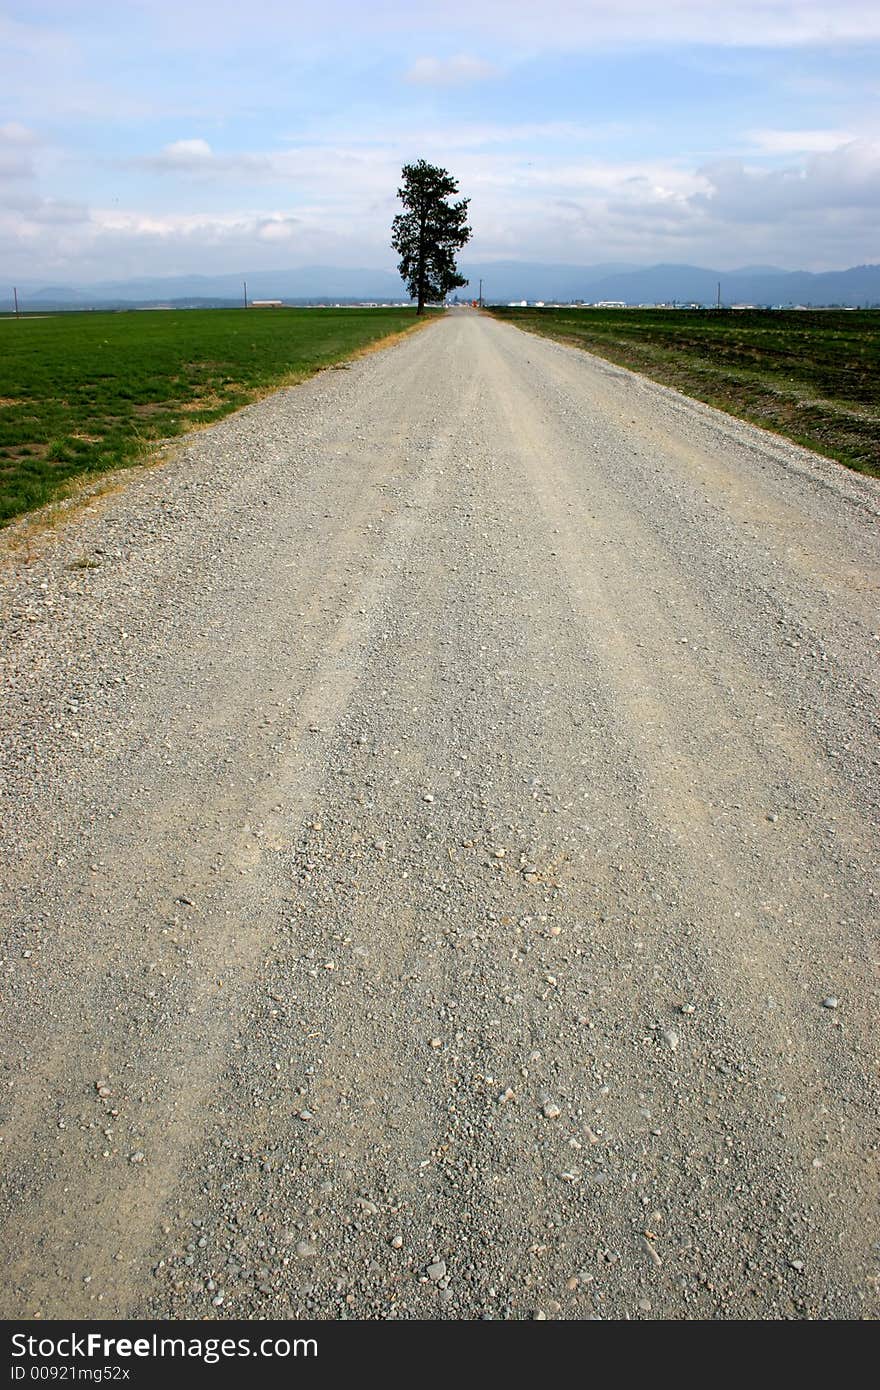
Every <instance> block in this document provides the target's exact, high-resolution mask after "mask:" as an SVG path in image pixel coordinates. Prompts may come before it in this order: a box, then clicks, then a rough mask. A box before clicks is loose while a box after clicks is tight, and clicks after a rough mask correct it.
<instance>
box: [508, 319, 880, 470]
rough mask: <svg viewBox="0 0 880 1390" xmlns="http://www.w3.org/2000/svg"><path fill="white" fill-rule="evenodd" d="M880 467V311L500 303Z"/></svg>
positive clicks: (557, 332)
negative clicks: (565, 306) (512, 305)
mask: <svg viewBox="0 0 880 1390" xmlns="http://www.w3.org/2000/svg"><path fill="white" fill-rule="evenodd" d="M493 313H495V314H496V315H497V316H498V317H499V318H503V319H506V320H508V321H509V322H511V323H515V324H518V325H519V327H521V328H525V329H528V330H529V331H530V332H533V333H542V334H545V335H546V336H547V337H550V338H557V339H559V340H560V341H562V342H565V343H573V344H574V345H575V346H577V347H581V348H586V349H588V351H590V352H594V353H597V354H598V355H599V356H600V357H606V358H608V360H609V361H611V362H616V363H618V364H619V365H620V366H623V367H630V368H632V369H633V370H634V371H637V372H643V373H644V374H645V376H649V377H652V378H653V379H654V380H655V381H661V382H663V383H664V384H665V385H666V386H674V387H676V389H677V390H679V391H683V392H684V393H685V394H686V395H688V396H694V397H696V399H697V400H700V401H705V402H706V403H707V404H708V405H713V406H717V407H718V408H719V409H720V410H726V411H728V412H729V413H730V414H731V415H738V416H740V417H742V418H743V419H745V420H751V421H752V422H753V424H756V425H763V426H764V428H765V429H770V430H775V431H776V433H777V434H782V435H785V437H786V438H787V439H793V440H795V441H796V442H797V443H798V444H805V445H806V446H807V448H809V449H815V450H816V452H817V453H820V454H825V455H826V456H827V457H829V458H834V459H838V460H839V461H840V463H844V464H846V465H847V466H848V467H849V468H854V469H856V470H858V471H859V472H862V473H871V474H874V475H875V476H878V475H880V313H858V312H846V311H840V312H836V311H834V310H823V311H821V312H814V313H809V312H802V311H797V312H784V311H769V310H751V311H750V310H721V311H720V312H719V311H717V310H674V309H673V310H669V309H495V310H493Z"/></svg>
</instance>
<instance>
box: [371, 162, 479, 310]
mask: <svg viewBox="0 0 880 1390" xmlns="http://www.w3.org/2000/svg"><path fill="white" fill-rule="evenodd" d="M401 172H402V177H403V183H402V184H401V186H400V188H398V190H397V196H398V198H399V199H400V201H401V202H402V203H403V207H404V211H403V212H400V213H398V214H397V216H396V217H395V219H394V222H393V223H392V227H391V245H392V246H393V248H394V250H395V251H396V252H397V253H398V255H399V256H400V263H399V267H398V268H399V270H400V277H401V279H402V280H403V282H404V284H405V285H406V287H407V289H408V290H409V293H410V296H411V297H412V298H413V299H414V300H416V302H417V304H418V312H419V313H421V312H422V310H423V309H424V307H425V304H426V303H428V302H430V301H431V300H438V299H444V298H445V296H446V295H447V294H448V293H449V291H450V290H454V289H457V288H458V286H459V285H466V284H467V280H466V278H465V277H464V276H463V275H459V273H458V269H457V267H456V264H455V253H456V251H460V250H461V248H462V247H463V246H465V245H466V244H467V242H469V241H470V239H471V228H470V227H469V226H468V224H467V209H468V203H469V202H470V199H469V198H462V199H461V200H460V201H459V202H457V203H451V202H450V201H449V199H450V198H451V197H453V195H454V194H456V193H457V192H458V184H457V183H456V181H455V179H454V178H452V176H451V174H450V173H449V172H448V170H446V169H438V168H437V166H436V165H435V164H428V163H426V162H425V160H424V159H420V160H419V161H418V163H416V164H404V166H403V169H402V171H401Z"/></svg>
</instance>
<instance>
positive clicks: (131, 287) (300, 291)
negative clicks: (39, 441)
mask: <svg viewBox="0 0 880 1390" xmlns="http://www.w3.org/2000/svg"><path fill="white" fill-rule="evenodd" d="M462 273H463V274H465V275H467V276H468V278H469V285H468V286H467V287H466V288H465V289H463V290H461V291H460V292H459V293H460V295H461V297H465V296H473V297H474V298H475V297H476V295H477V294H478V292H479V282H480V280H481V279H482V281H483V297H484V300H485V301H486V302H487V303H507V302H509V301H510V300H520V299H526V300H529V301H534V300H544V301H546V302H547V303H550V302H562V303H569V302H571V301H574V300H580V301H583V302H587V303H595V302H596V301H598V300H619V301H622V302H623V303H625V304H670V303H677V304H714V303H715V302H716V297H717V294H718V285H719V282H720V285H721V302H722V304H755V305H764V304H772V305H794V304H806V305H816V306H827V305H833V304H840V305H847V306H852V307H857V306H867V305H876V306H878V307H880V265H860V266H853V267H852V268H851V269H849V270H829V271H821V272H819V273H816V274H814V273H811V272H810V271H806V270H793V271H792V270H780V269H778V268H777V267H775V266H746V267H744V268H743V269H740V270H729V271H721V270H707V269H705V268H703V267H700V266H693V265H653V266H635V265H630V264H625V263H616V262H613V263H606V264H602V265H544V264H541V263H539V262H530V261H488V262H486V263H484V264H482V265H480V264H474V263H468V262H465V263H464V264H463V266H462ZM244 279H246V280H247V289H248V298H249V300H254V299H281V300H284V301H285V302H286V303H300V304H309V303H311V304H314V303H328V302H329V303H358V302H370V301H379V302H387V301H389V300H390V301H400V300H403V299H405V298H406V293H405V290H404V287H403V285H402V283H401V281H400V279H399V277H398V276H397V274H396V273H395V272H394V271H388V270H348V269H344V268H340V267H338V266H305V267H302V268H300V269H297V270H278V271H268V270H261V271H254V272H251V273H250V274H248V275H246V276H239V275H177V276H168V277H166V276H148V277H143V278H140V279H136V280H106V281H103V282H101V283H100V284H94V285H41V284H39V283H38V282H30V283H25V284H20V285H19V286H18V297H19V303H20V305H21V307H22V308H23V309H25V310H28V309H29V310H32V311H33V310H35V309H92V308H94V309H98V308H124V307H127V306H130V305H140V306H149V305H158V304H173V305H176V306H177V305H179V306H183V305H194V306H195V305H233V304H241V303H242V300H243V294H244V291H243V287H242V281H243V280H244ZM11 308H12V299H11V296H10V297H9V298H8V299H6V298H5V296H2V297H0V310H2V309H6V310H9V309H11Z"/></svg>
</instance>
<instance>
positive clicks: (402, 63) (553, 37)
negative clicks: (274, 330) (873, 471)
mask: <svg viewBox="0 0 880 1390" xmlns="http://www.w3.org/2000/svg"><path fill="white" fill-rule="evenodd" d="M0 52H2V56H3V73H4V77H3V84H2V90H0V263H2V265H3V266H4V273H5V276H6V278H10V277H14V278H15V279H18V280H22V281H34V280H39V281H42V282H49V281H55V282H61V281H71V280H78V281H90V280H99V279H106V278H117V277H120V278H121V277H128V276H132V275H139V274H166V273H167V274H185V273H191V272H194V271H211V272H221V271H229V272H241V271H247V270H256V269H269V268H276V267H277V268H282V267H288V266H290V267H293V266H297V265H308V264H337V265H348V266H376V267H380V266H384V267H388V268H391V267H392V266H393V264H394V256H393V253H392V252H391V250H390V248H389V246H388V230H389V226H390V222H391V218H392V216H393V215H394V211H395V190H396V187H397V183H398V181H399V171H400V166H401V164H402V163H403V162H404V161H405V160H408V159H414V158H419V157H425V158H427V159H430V160H432V161H435V162H438V163H442V164H443V165H445V166H446V167H448V168H449V169H450V170H451V171H452V172H453V174H455V176H456V177H457V178H458V179H459V181H460V184H461V190H462V193H463V194H465V195H468V196H470V197H471V199H472V202H471V221H472V223H473V227H474V239H473V242H472V244H471V246H470V247H469V248H468V256H469V258H471V259H474V260H477V259H479V260H491V259H498V258H505V259H523V260H545V261H568V262H574V263H580V264H593V263H596V262H601V261H630V262H634V263H640V264H651V263H654V262H656V261H678V262H682V261H689V262H694V263H697V264H702V265H711V266H715V267H718V268H720V269H729V268H733V267H735V266H740V265H755V264H774V265H781V266H785V267H791V268H795V267H800V268H806V269H817V270H818V269H825V268H833V267H842V266H847V265H852V264H857V263H859V262H864V261H877V260H880V236H878V233H880V115H878V112H880V100H878V99H880V4H878V3H877V0H871V3H863V0H838V3H836V4H830V3H824V0H817V2H816V3H813V0H740V2H739V3H735V0H731V3H726V4H721V3H715V2H714V0H713V3H709V2H708V0H662V3H656V2H655V0H544V3H535V0H529V3H521V0H470V3H465V0H444V3H442V4H434V3H425V4H418V3H416V0H413V3H411V4H407V3H402V0H372V2H371V3H366V0H365V3H359V4H355V3H351V0H323V3H318V0H311V3H309V4H300V3H297V0H290V2H289V3H284V4H279V3H276V0H249V3H247V4H241V3H234V4H233V3H230V0H210V3H207V2H203V0H177V3H171V0H117V3H116V4H115V5H113V6H111V5H109V4H107V3H106V0H102V3H94V0H42V2H41V0H28V3H27V4H21V3H17V2H16V3H11V4H8V3H7V4H5V5H4V4H3V3H2V0H0Z"/></svg>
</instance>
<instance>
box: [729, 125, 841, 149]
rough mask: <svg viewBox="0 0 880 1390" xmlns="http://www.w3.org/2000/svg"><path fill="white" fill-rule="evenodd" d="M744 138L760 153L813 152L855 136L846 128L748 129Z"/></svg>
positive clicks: (831, 147) (832, 147) (836, 144)
mask: <svg viewBox="0 0 880 1390" xmlns="http://www.w3.org/2000/svg"><path fill="white" fill-rule="evenodd" d="M746 138H747V140H748V141H749V143H750V144H751V146H752V148H753V149H755V150H757V151H760V152H761V153H762V154H814V153H817V152H819V151H823V150H835V149H837V148H838V146H839V145H845V144H847V143H848V142H849V141H851V140H853V139H854V138H855V137H854V135H853V133H852V131H848V130H750V131H748V132H747V135H746Z"/></svg>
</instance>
